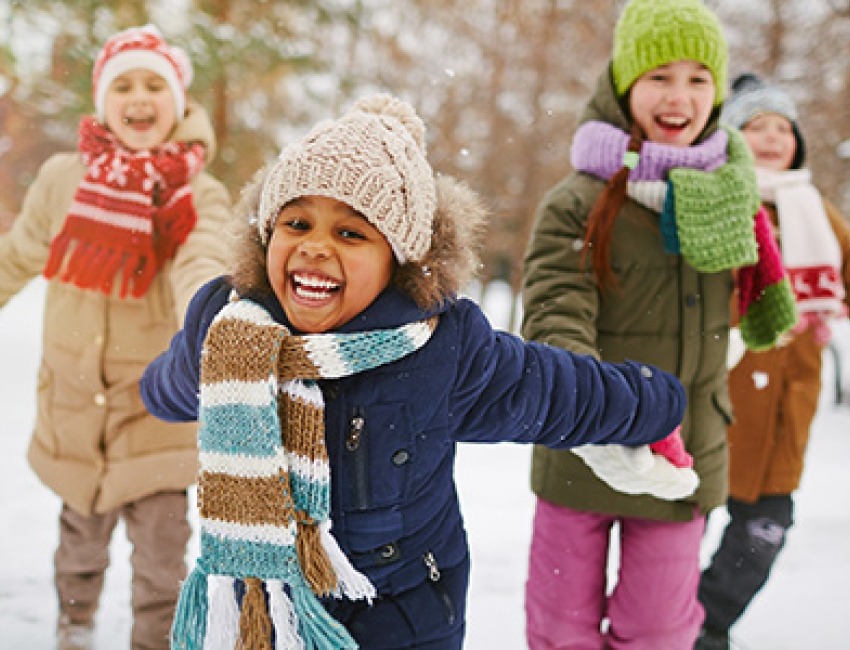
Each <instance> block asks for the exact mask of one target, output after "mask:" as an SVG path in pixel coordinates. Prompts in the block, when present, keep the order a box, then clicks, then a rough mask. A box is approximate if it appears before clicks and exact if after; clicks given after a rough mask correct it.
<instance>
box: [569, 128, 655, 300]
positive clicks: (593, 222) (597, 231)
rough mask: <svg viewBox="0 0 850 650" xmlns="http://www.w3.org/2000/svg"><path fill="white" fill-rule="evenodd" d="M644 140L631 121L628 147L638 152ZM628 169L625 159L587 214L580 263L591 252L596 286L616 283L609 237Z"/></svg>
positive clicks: (612, 285) (619, 204)
mask: <svg viewBox="0 0 850 650" xmlns="http://www.w3.org/2000/svg"><path fill="white" fill-rule="evenodd" d="M644 140H645V136H644V135H643V131H642V130H641V128H640V127H639V126H638V125H637V123H633V124H632V128H631V131H630V132H629V146H628V149H627V151H628V152H630V153H632V154H638V153H639V152H640V148H641V146H642V145H643V142H644ZM630 171H631V167H630V166H629V165H627V164H626V162H625V161H624V162H623V166H622V167H621V168H620V169H619V170H618V171H617V172H616V173H615V174H614V175H613V176H612V177H611V178H610V179H608V182H607V183H606V184H605V187H604V188H603V189H602V192H600V193H599V196H597V197H596V202H595V203H594V204H593V207H592V208H591V209H590V214H589V215H588V219H587V232H586V233H585V236H584V248H583V249H582V254H581V263H582V266H585V265H586V264H587V255H588V253H590V254H591V262H592V265H593V272H594V275H595V278H596V286H597V288H598V289H599V290H600V291H604V290H606V289H613V288H616V286H617V277H616V275H614V270H613V268H611V237H612V235H613V231H614V222H615V221H616V220H617V215H619V213H620V208H622V207H623V202H624V201H625V200H626V191H627V189H628V180H629V172H630Z"/></svg>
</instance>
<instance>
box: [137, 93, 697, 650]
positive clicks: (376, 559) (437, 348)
mask: <svg viewBox="0 0 850 650" xmlns="http://www.w3.org/2000/svg"><path fill="white" fill-rule="evenodd" d="M238 217H239V222H240V224H241V226H242V233H241V242H242V243H241V247H240V248H239V250H237V251H236V255H235V262H234V265H233V267H232V273H231V275H229V276H227V277H221V278H219V279H216V280H214V281H212V282H211V283H209V284H208V285H207V286H206V287H204V288H203V289H202V290H201V291H200V292H198V294H197V295H196V297H195V299H194V300H193V302H192V304H191V306H190V308H189V313H188V314H187V317H186V321H185V322H186V324H185V327H184V330H183V331H182V332H180V333H179V334H178V335H177V336H176V337H175V338H174V340H173V341H172V344H171V348H170V349H169V350H168V351H167V352H166V353H164V354H163V355H162V356H160V357H159V358H158V359H157V360H156V361H155V362H154V363H153V364H151V365H150V366H149V367H148V369H147V371H146V373H145V377H144V380H143V388H142V393H143V397H144V400H145V403H146V404H147V406H148V408H150V409H151V411H152V412H153V413H154V414H156V415H157V416H159V417H162V418H164V419H167V420H194V419H200V422H201V429H200V433H199V449H200V476H199V506H200V521H201V531H200V538H201V555H200V558H199V559H198V562H197V565H196V567H195V569H194V571H193V572H192V574H191V575H190V576H189V578H188V579H187V581H186V583H185V584H184V587H183V593H182V595H181V600H180V603H179V605H178V608H177V613H176V616H175V624H174V628H173V630H172V643H173V647H175V648H191V649H196V648H234V647H244V648H271V647H286V648H290V647H297V648H302V647H303V648H321V649H323V650H339V649H340V648H356V647H361V648H412V647H417V648H425V647H429V648H441V649H450V648H460V647H461V646H462V644H463V635H464V626H465V609H466V593H467V588H468V581H469V555H468V553H469V550H468V546H467V542H466V534H465V532H464V528H463V522H462V518H461V514H460V509H459V503H458V498H457V493H456V490H455V485H454V481H453V476H452V474H453V464H454V458H455V444H456V443H458V442H505V441H513V442H523V443H532V442H535V443H540V444H545V445H550V446H552V447H559V448H567V447H574V446H576V445H585V444H594V443H620V444H622V445H625V446H626V447H624V449H628V450H629V453H633V454H636V455H640V456H641V457H642V459H643V463H642V467H643V468H644V471H643V476H642V477H641V479H642V481H643V483H642V489H644V490H646V491H650V492H653V493H656V494H660V495H664V494H666V493H668V492H671V493H673V494H679V493H680V492H681V476H682V475H683V474H684V475H686V476H687V472H689V471H690V470H688V469H687V468H678V467H676V466H674V465H673V464H671V463H670V462H668V461H667V460H666V458H664V457H663V456H661V455H656V454H652V453H650V451H649V447H648V446H647V444H648V443H654V442H655V441H658V440H662V439H663V440H664V441H665V443H670V444H669V445H668V447H669V448H668V449H667V453H668V454H671V455H674V454H677V453H679V454H681V453H683V452H684V450H683V447H682V445H681V440H680V439H679V438H678V436H677V435H675V434H674V435H672V436H671V435H670V432H671V431H674V430H675V429H676V428H677V426H678V424H679V422H680V419H681V416H682V412H683V410H684V402H685V397H684V393H683V391H682V388H681V386H680V385H679V382H678V381H677V380H676V379H675V378H674V377H672V376H671V375H669V374H667V373H664V372H661V371H660V370H657V369H655V368H653V367H650V366H647V365H639V364H634V363H629V362H626V363H622V364H609V363H602V362H599V361H596V360H594V359H592V358H591V357H588V356H582V355H576V354H571V353H569V352H566V351H563V350H558V349H556V348H553V347H549V346H546V345H541V344H536V343H526V342H523V341H522V340H521V339H520V338H518V337H516V336H512V335H510V334H506V333H503V332H497V331H494V330H493V329H492V328H491V327H490V325H489V324H488V322H487V319H486V317H485V316H484V314H483V313H482V311H481V309H480V308H479V307H478V306H477V305H475V304H474V303H472V302H470V301H469V300H465V299H463V298H460V297H459V295H458V294H459V291H460V290H461V288H462V287H463V286H464V285H465V284H466V282H468V280H469V279H470V277H471V275H472V273H473V271H474V270H475V268H476V266H477V264H478V261H477V257H476V255H475V253H474V251H475V244H476V239H477V235H478V233H479V231H480V228H481V225H482V223H483V219H484V211H483V209H482V207H481V202H480V201H479V199H478V198H477V197H476V196H475V195H474V194H473V193H472V192H471V191H470V190H469V189H467V188H466V187H464V186H463V185H461V184H459V183H458V182H456V181H454V180H452V179H451V178H448V177H445V176H440V177H436V176H435V175H434V173H433V171H432V170H431V167H430V165H429V164H428V161H427V159H426V155H425V128H424V125H423V123H422V121H421V120H420V119H419V117H418V116H417V115H416V113H415V112H414V111H413V109H412V107H411V106H409V105H408V104H407V103H405V102H402V101H401V100H398V99H396V98H393V97H390V96H387V95H378V96H374V97H370V98H366V99H363V100H361V101H359V102H357V103H356V104H355V105H354V107H353V108H352V109H351V110H350V111H348V112H347V113H345V114H344V115H343V116H342V117H340V118H339V119H337V120H332V121H327V122H323V123H321V124H319V125H318V126H316V127H315V128H314V129H313V130H312V131H311V132H310V133H308V134H307V135H306V136H305V137H304V138H302V139H300V140H298V141H297V142H295V143H293V144H291V145H290V146H288V147H286V148H285V149H284V151H283V153H282V154H281V156H280V157H279V158H278V159H277V160H276V161H274V162H272V163H271V164H270V165H269V166H268V167H267V168H266V169H265V170H263V171H262V172H261V173H260V174H259V176H258V177H257V179H256V180H255V181H254V182H253V183H251V184H250V185H249V186H248V187H247V189H246V190H245V192H244V194H243V197H242V200H241V203H240V206H239V208H238ZM199 388H200V391H199ZM685 483H686V484H688V483H687V480H686V481H685ZM688 485H689V484H688ZM690 489H693V487H692V486H690ZM331 522H333V525H331ZM506 525H510V522H509V521H506ZM273 640H274V641H273ZM275 642H276V643H277V645H273V643H275Z"/></svg>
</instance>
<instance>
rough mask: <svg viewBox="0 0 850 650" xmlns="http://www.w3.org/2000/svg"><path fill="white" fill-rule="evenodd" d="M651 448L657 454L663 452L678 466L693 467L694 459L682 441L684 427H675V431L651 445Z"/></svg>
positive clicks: (663, 454)
mask: <svg viewBox="0 0 850 650" xmlns="http://www.w3.org/2000/svg"><path fill="white" fill-rule="evenodd" d="M649 448H650V449H651V450H652V452H653V453H655V454H661V455H662V456H664V458H666V459H667V460H669V461H670V463H671V464H673V465H674V466H676V467H693V466H694V459H693V458H692V457H691V455H690V454H689V453H688V452H687V451H686V450H685V443H684V442H682V427H681V426H679V427H676V428H675V429H673V433H671V434H670V435H669V436H667V437H666V438H664V439H663V440H659V441H658V442H653V443H652V444H651V445H649Z"/></svg>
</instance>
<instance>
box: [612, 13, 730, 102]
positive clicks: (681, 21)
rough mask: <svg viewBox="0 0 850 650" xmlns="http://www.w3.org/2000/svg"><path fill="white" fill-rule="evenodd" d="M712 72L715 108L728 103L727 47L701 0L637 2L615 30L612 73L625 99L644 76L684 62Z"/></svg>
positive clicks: (617, 87)
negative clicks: (668, 65) (670, 64)
mask: <svg viewBox="0 0 850 650" xmlns="http://www.w3.org/2000/svg"><path fill="white" fill-rule="evenodd" d="M685 59H687V60H691V61H699V62H700V63H702V64H703V65H704V66H705V67H707V68H708V69H709V71H710V72H711V76H712V77H714V86H715V88H716V91H715V93H716V94H715V97H714V105H715V106H719V105H720V104H721V103H722V102H723V100H724V98H725V97H726V76H727V59H728V52H727V45H726V38H725V36H724V35H723V28H722V27H721V26H720V21H719V20H718V19H717V16H715V15H714V13H713V12H712V11H711V10H710V9H709V8H708V7H706V6H705V5H704V4H703V3H702V0H632V1H631V2H629V3H628V4H627V5H626V7H625V9H623V13H622V14H620V18H619V19H618V20H617V24H616V26H615V27H614V54H613V60H614V61H613V72H614V86H615V88H616V90H617V95H619V96H620V97H622V96H623V95H625V94H626V92H628V90H629V88H631V86H632V84H633V83H634V82H635V81H636V80H637V78H638V77H640V76H641V75H642V74H644V73H645V72H648V71H649V70H652V69H653V68H657V67H658V66H660V65H664V64H666V63H671V62H673V61H681V60H685Z"/></svg>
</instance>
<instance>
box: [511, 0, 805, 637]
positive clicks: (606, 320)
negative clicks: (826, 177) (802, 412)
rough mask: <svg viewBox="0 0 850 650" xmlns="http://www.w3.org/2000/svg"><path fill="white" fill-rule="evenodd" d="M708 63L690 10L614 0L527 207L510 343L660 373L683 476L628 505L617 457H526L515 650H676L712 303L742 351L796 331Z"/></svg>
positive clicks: (715, 463) (707, 414)
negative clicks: (572, 114)
mask: <svg viewBox="0 0 850 650" xmlns="http://www.w3.org/2000/svg"><path fill="white" fill-rule="evenodd" d="M726 70H727V46H726V42H725V39H724V36H723V32H722V28H721V26H720V24H719V21H718V19H717V17H716V16H715V15H714V14H713V13H712V12H711V11H709V10H708V9H707V8H706V7H705V6H704V5H703V4H702V2H701V1H700V0H632V2H630V3H628V4H627V5H626V7H625V9H624V11H623V13H622V15H621V16H620V18H619V20H618V22H617V24H616V27H615V30H614V50H613V57H612V60H611V62H610V63H609V65H608V66H607V67H606V68H605V70H604V71H603V73H602V74H601V76H600V79H599V82H598V85H597V88H596V91H595V93H594V94H593V96H592V97H591V98H590V101H589V102H588V103H587V106H586V108H585V111H584V113H583V115H582V117H581V120H580V124H579V128H578V129H577V131H576V133H575V136H574V140H573V143H572V148H571V163H572V166H573V168H574V170H575V171H574V172H573V173H571V174H570V175H569V176H568V177H567V178H565V179H564V180H563V181H561V182H560V183H559V184H558V185H557V186H555V187H554V188H552V189H551V190H550V191H549V192H548V193H547V195H546V196H545V197H544V198H543V200H542V202H541V204H540V206H539V208H538V212H537V217H536V224H535V228H534V231H533V233H532V237H531V240H530V242H529V246H528V250H527V253H526V259H525V272H524V281H523V285H524V286H523V300H524V317H523V319H524V320H523V330H522V333H523V335H524V336H525V337H526V338H528V339H532V340H538V341H544V342H546V343H549V344H551V345H555V346H560V347H564V348H567V349H570V350H572V351H574V352H578V353H582V354H588V355H592V356H595V357H598V358H601V359H605V360H609V361H622V360H624V359H636V360H641V361H646V362H652V363H654V364H657V365H659V366H661V367H663V368H664V369H666V370H667V371H669V372H673V373H676V374H677V376H678V378H679V379H680V380H681V381H682V383H683V384H684V385H685V386H686V389H687V392H688V409H687V412H686V416H685V419H684V421H683V426H682V438H683V440H684V443H685V447H686V449H687V451H688V452H689V453H690V454H691V455H692V456H693V461H694V469H695V471H696V474H697V476H698V477H699V485H698V487H697V488H696V489H695V491H692V492H690V493H688V494H685V495H682V494H673V493H670V494H666V495H665V494H663V493H662V492H663V491H658V490H657V491H656V492H655V493H654V494H652V495H650V494H646V491H645V490H644V491H643V492H644V493H643V494H641V492H642V490H640V486H639V484H638V483H639V481H636V480H635V476H634V475H633V474H626V475H623V474H624V468H629V469H631V470H632V471H633V472H637V474H638V475H639V474H640V467H638V466H637V465H636V464H635V463H634V462H632V460H631V458H630V457H629V456H628V455H627V454H624V453H623V450H622V449H620V448H617V447H616V446H601V447H593V448H579V449H576V450H569V451H556V450H551V449H545V448H542V447H536V448H535V450H534V455H533V460H532V476H531V479H532V488H533V490H534V492H535V493H536V495H537V497H538V501H537V510H536V513H535V520H534V528H533V535H532V541H531V551H530V562H529V577H528V582H527V589H526V616H527V626H526V629H527V638H528V645H529V647H530V648H531V649H532V650H537V649H542V648H547V649H552V648H570V649H572V650H584V649H588V650H589V649H591V648H592V649H594V650H597V649H599V648H602V647H605V648H611V649H612V650H621V649H626V648H672V649H676V650H685V649H690V648H692V647H693V645H694V642H695V640H696V638H697V635H698V633H699V630H700V626H701V624H702V622H703V617H704V612H703V608H702V606H701V605H700V603H699V601H698V599H697V586H698V583H699V578H700V566H699V551H700V542H701V539H702V535H703V531H704V528H705V517H706V514H707V513H708V512H710V511H711V510H712V509H713V508H715V507H717V506H721V505H723V504H725V501H726V492H727V460H726V458H727V452H726V438H725V431H726V425H727V424H729V422H730V421H731V417H732V416H731V409H730V406H729V400H728V395H727V390H726V375H727V373H726V357H727V344H728V338H729V322H730V304H732V302H733V301H734V302H736V303H737V306H738V309H739V310H740V313H741V315H742V318H741V334H742V337H743V339H744V341H745V343H746V344H747V346H748V347H749V348H750V349H754V350H762V349H768V348H770V347H772V346H773V345H774V344H775V343H776V341H777V340H778V339H779V337H780V336H781V335H782V334H783V333H784V332H786V331H787V330H789V329H790V328H791V327H792V326H793V325H794V322H795V320H796V313H795V308H794V301H793V295H792V293H791V290H790V286H789V283H788V280H787V278H786V277H785V271H784V268H783V266H782V263H781V260H780V257H779V254H778V250H777V247H776V244H775V241H774V240H773V237H772V235H771V232H770V224H769V221H768V218H767V215H766V214H765V213H764V212H763V211H761V210H760V201H759V194H758V187H757V184H756V178H755V172H754V169H753V165H752V159H751V156H750V154H749V152H748V150H747V145H746V143H745V142H744V140H743V138H742V137H741V135H740V134H739V133H738V132H737V131H734V130H727V129H725V128H721V127H720V126H719V124H718V115H719V113H720V109H721V107H722V105H723V100H724V98H725V95H726V83H727V82H726V75H727V72H726ZM627 479H628V480H627ZM612 540H613V543H611V542H612ZM610 549H616V550H617V552H618V556H617V557H612V553H611V552H610ZM615 565H616V566H618V572H617V575H616V580H614V581H613V584H608V580H607V575H608V567H609V566H615Z"/></svg>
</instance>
